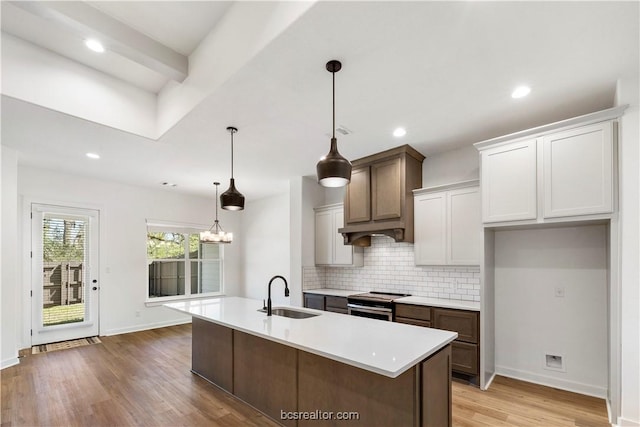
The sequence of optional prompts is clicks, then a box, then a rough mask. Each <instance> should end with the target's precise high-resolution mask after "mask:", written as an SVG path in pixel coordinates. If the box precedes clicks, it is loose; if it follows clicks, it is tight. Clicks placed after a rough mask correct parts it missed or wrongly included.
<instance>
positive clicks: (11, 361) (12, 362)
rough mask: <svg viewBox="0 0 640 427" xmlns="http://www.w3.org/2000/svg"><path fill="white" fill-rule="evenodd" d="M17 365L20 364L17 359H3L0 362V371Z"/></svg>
mask: <svg viewBox="0 0 640 427" xmlns="http://www.w3.org/2000/svg"><path fill="white" fill-rule="evenodd" d="M19 363H20V359H18V358H17V357H10V358H9V359H4V360H3V361H2V362H0V370H2V369H4V368H8V367H10V366H15V365H17V364H19Z"/></svg>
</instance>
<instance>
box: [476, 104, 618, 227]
mask: <svg viewBox="0 0 640 427" xmlns="http://www.w3.org/2000/svg"><path fill="white" fill-rule="evenodd" d="M625 108H626V106H620V107H614V108H610V109H608V110H603V111H598V112H596V113H591V114H587V115H584V116H580V117H576V118H573V119H568V120H564V121H562V122H558V123H552V124H550V125H545V126H540V127H538V128H534V129H530V130H526V131H522V132H518V133H515V134H512V135H506V136H503V137H499V138H494V139H491V140H488V141H484V142H479V143H477V144H474V145H475V146H476V148H477V149H478V150H479V151H480V171H481V172H480V186H481V190H482V191H481V193H482V221H483V222H484V223H485V224H491V226H502V225H514V224H518V225H520V224H534V223H546V222H548V223H551V222H560V221H564V222H566V221H584V220H600V219H606V218H609V217H610V215H611V213H613V212H614V211H615V209H616V197H615V195H616V189H615V185H616V179H615V176H616V175H615V174H616V173H617V170H616V154H617V153H616V124H617V121H616V120H615V119H616V118H618V117H620V116H621V115H622V113H623V112H624V109H625Z"/></svg>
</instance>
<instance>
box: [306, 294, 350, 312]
mask: <svg viewBox="0 0 640 427" xmlns="http://www.w3.org/2000/svg"><path fill="white" fill-rule="evenodd" d="M303 295H304V306H305V307H306V308H314V309H316V310H323V311H331V312H333V313H342V314H347V313H348V310H347V297H339V296H334V295H321V294H311V293H307V292H304V293H303Z"/></svg>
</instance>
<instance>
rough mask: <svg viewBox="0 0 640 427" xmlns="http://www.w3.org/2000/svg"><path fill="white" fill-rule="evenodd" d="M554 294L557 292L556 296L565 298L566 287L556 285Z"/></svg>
mask: <svg viewBox="0 0 640 427" xmlns="http://www.w3.org/2000/svg"><path fill="white" fill-rule="evenodd" d="M554 294H555V296H556V298H564V287H563V286H556V289H555V293H554Z"/></svg>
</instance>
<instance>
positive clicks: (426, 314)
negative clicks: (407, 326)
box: [396, 304, 431, 321]
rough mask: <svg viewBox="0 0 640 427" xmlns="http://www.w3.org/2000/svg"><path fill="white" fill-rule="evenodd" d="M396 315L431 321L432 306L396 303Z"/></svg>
mask: <svg viewBox="0 0 640 427" xmlns="http://www.w3.org/2000/svg"><path fill="white" fill-rule="evenodd" d="M396 317H404V318H410V319H417V320H425V321H430V320H431V307H425V306H423V305H412V304H396Z"/></svg>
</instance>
